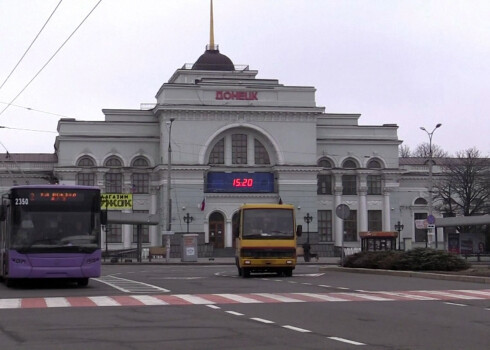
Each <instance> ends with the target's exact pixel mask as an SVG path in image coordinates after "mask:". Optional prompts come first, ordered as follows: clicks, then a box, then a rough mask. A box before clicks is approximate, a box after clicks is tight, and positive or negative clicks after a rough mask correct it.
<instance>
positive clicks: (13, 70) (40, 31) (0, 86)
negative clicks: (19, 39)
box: [0, 0, 63, 90]
mask: <svg viewBox="0 0 490 350" xmlns="http://www.w3.org/2000/svg"><path fill="white" fill-rule="evenodd" d="M62 2H63V0H60V2H59V3H58V5H56V7H55V8H54V10H53V12H51V14H50V15H49V17H48V19H47V20H46V22H45V23H44V25H43V26H42V27H41V29H40V30H39V32H38V33H37V35H36V37H35V38H34V40H32V42H31V44H30V45H29V47H28V48H27V50H26V51H25V52H24V54H23V55H22V57H21V58H20V59H19V61H18V62H17V64H16V65H15V67H14V68H13V69H12V71H11V72H10V73H9V75H7V77H6V78H5V80H4V81H3V83H2V85H0V90H1V89H2V88H3V86H4V85H5V83H6V82H7V81H8V80H9V78H10V76H11V75H12V74H13V73H14V72H15V70H16V69H17V67H18V66H19V64H20V63H21V62H22V60H23V59H24V57H25V56H26V55H27V53H28V52H29V50H30V49H31V47H32V45H34V43H35V42H36V40H37V38H38V37H39V35H41V33H42V31H43V30H44V28H45V27H46V25H47V24H48V22H49V21H50V19H51V17H53V15H54V13H55V12H56V10H57V9H58V7H59V6H60V4H61V3H62Z"/></svg>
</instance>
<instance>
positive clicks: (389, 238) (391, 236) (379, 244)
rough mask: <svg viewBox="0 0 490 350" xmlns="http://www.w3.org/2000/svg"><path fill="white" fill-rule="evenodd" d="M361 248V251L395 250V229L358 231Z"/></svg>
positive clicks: (396, 233) (396, 235) (396, 234)
mask: <svg viewBox="0 0 490 350" xmlns="http://www.w3.org/2000/svg"><path fill="white" fill-rule="evenodd" d="M359 236H360V237H361V250H362V251H363V252H376V251H380V250H396V239H397V237H398V232H396V231H393V232H392V231H373V232H371V231H368V232H360V233H359Z"/></svg>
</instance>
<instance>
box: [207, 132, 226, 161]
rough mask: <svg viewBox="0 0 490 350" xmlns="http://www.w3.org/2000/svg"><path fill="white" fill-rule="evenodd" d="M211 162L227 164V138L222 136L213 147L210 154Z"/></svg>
mask: <svg viewBox="0 0 490 350" xmlns="http://www.w3.org/2000/svg"><path fill="white" fill-rule="evenodd" d="M209 164H225V139H224V138H222V139H221V140H219V141H218V142H216V144H215V145H214V147H213V150H212V151H211V154H210V155H209Z"/></svg>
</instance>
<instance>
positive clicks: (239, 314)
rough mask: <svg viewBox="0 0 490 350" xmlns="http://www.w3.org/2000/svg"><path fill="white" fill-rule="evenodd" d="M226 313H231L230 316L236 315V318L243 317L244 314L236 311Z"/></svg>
mask: <svg viewBox="0 0 490 350" xmlns="http://www.w3.org/2000/svg"><path fill="white" fill-rule="evenodd" d="M226 313H229V314H231V315H235V316H243V314H242V313H239V312H236V311H226Z"/></svg>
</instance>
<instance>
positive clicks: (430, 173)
mask: <svg viewBox="0 0 490 350" xmlns="http://www.w3.org/2000/svg"><path fill="white" fill-rule="evenodd" d="M441 126H442V124H441V123H438V124H437V125H436V126H435V127H434V129H432V131H431V132H428V131H427V129H426V128H424V127H423V126H421V127H420V130H423V131H425V132H426V133H427V135H428V136H429V217H428V221H433V218H434V217H433V215H432V201H433V196H432V195H433V194H432V165H433V164H432V136H433V135H434V131H436V129H437V128H440V127H441ZM430 224H431V225H432V224H433V222H430ZM436 232H437V231H436ZM436 235H437V233H436ZM435 240H436V248H437V236H436V237H435ZM427 241H428V239H427V238H426V240H425V245H426V246H427Z"/></svg>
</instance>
